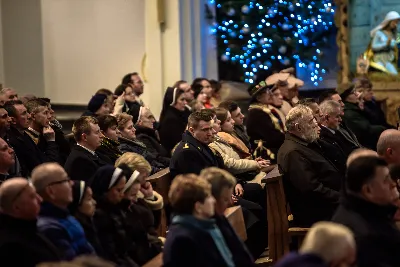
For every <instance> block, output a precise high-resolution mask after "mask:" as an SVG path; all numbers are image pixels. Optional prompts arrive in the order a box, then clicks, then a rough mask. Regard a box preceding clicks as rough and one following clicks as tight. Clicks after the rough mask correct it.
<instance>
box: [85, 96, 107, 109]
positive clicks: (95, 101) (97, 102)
mask: <svg viewBox="0 0 400 267" xmlns="http://www.w3.org/2000/svg"><path fill="white" fill-rule="evenodd" d="M106 101H107V96H106V95H103V94H95V95H94V96H92V98H91V99H90V101H89V104H88V110H89V111H91V112H93V113H96V111H98V110H99V109H100V107H101V106H102V105H103V104H104V103H105V102H106Z"/></svg>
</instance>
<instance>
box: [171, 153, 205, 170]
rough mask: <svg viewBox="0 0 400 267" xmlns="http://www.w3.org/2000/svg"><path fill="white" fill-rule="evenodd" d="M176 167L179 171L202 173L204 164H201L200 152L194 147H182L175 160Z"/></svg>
mask: <svg viewBox="0 0 400 267" xmlns="http://www.w3.org/2000/svg"><path fill="white" fill-rule="evenodd" d="M175 164H176V166H175V169H177V170H179V173H184V174H186V173H194V174H200V172H201V171H202V169H203V168H204V166H203V165H202V164H199V160H198V152H197V151H196V150H194V149H190V148H188V149H182V151H180V152H179V155H178V158H177V159H176V162H175Z"/></svg>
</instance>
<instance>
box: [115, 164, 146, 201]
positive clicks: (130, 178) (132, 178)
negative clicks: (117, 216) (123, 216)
mask: <svg viewBox="0 0 400 267" xmlns="http://www.w3.org/2000/svg"><path fill="white" fill-rule="evenodd" d="M119 167H120V168H121V169H122V170H123V171H124V173H125V177H127V181H126V184H125V186H124V190H123V193H124V199H126V200H128V201H129V203H135V202H137V199H138V193H139V191H140V187H141V185H140V180H139V179H138V178H139V176H140V173H139V172H138V171H132V169H131V168H129V167H128V166H127V165H125V164H121V165H119Z"/></svg>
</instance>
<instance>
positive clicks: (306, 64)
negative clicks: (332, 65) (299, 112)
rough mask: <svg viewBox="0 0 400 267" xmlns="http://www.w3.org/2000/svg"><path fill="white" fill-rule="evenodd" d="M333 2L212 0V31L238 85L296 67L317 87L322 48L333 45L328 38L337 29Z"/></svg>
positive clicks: (310, 0) (309, 0)
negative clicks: (233, 68)
mask: <svg viewBox="0 0 400 267" xmlns="http://www.w3.org/2000/svg"><path fill="white" fill-rule="evenodd" d="M332 2H333V0H293V1H284V0H258V1H254V0H210V4H215V5H216V24H215V25H214V27H213V32H214V33H215V34H216V35H217V37H218V38H217V43H218V49H219V50H220V51H219V55H220V60H221V61H222V62H225V63H229V64H231V65H234V66H236V68H238V69H239V72H240V76H241V77H240V78H239V80H242V81H244V82H247V83H254V82H256V80H257V78H261V77H257V76H261V75H260V74H261V73H266V72H269V71H271V70H275V71H279V70H281V69H283V68H288V67H300V68H307V69H308V73H309V74H310V79H311V80H312V81H313V83H314V85H316V86H317V85H318V82H319V81H322V79H323V74H324V73H326V71H327V69H326V66H323V63H322V62H320V59H321V58H322V56H323V52H322V49H323V48H325V47H327V46H329V45H335V44H328V39H327V37H328V36H329V35H330V34H332V31H334V30H335V26H334V6H333V3H332ZM225 63H223V64H225ZM225 65H226V64H225ZM264 78H265V77H264Z"/></svg>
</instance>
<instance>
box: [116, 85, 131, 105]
mask: <svg viewBox="0 0 400 267" xmlns="http://www.w3.org/2000/svg"><path fill="white" fill-rule="evenodd" d="M114 93H115V95H116V96H121V95H122V94H124V100H125V101H126V102H128V103H130V102H135V101H136V95H135V92H133V89H132V87H131V86H130V85H128V84H120V85H118V86H117V88H115V91H114Z"/></svg>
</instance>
